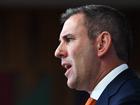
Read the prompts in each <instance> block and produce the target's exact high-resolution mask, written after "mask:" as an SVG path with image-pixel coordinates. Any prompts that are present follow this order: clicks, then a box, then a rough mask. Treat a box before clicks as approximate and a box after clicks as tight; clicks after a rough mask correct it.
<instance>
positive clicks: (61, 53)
mask: <svg viewBox="0 0 140 105" xmlns="http://www.w3.org/2000/svg"><path fill="white" fill-rule="evenodd" d="M66 56H67V51H66V47H65V45H64V44H62V43H60V44H59V46H58V47H57V49H56V50H55V57H57V58H65V57H66Z"/></svg>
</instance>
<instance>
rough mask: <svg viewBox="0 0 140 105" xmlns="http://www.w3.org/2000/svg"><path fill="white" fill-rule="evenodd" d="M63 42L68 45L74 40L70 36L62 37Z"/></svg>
mask: <svg viewBox="0 0 140 105" xmlns="http://www.w3.org/2000/svg"><path fill="white" fill-rule="evenodd" d="M64 40H65V41H66V42H67V43H68V42H71V41H73V40H75V38H74V37H73V36H72V35H67V36H65V37H64Z"/></svg>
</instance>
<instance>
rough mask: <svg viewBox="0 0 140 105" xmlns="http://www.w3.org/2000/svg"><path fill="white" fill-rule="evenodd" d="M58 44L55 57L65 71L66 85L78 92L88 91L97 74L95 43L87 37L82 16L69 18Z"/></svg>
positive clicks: (77, 15)
mask: <svg viewBox="0 0 140 105" xmlns="http://www.w3.org/2000/svg"><path fill="white" fill-rule="evenodd" d="M59 40H60V44H59V46H58V48H57V49H56V51H55V56H56V57H58V58H60V59H61V65H62V66H63V67H64V68H65V69H66V72H65V76H66V77H67V79H68V80H67V85H68V86H69V87H70V88H74V89H78V90H89V88H90V87H92V86H91V85H92V84H93V82H94V81H93V80H94V79H95V78H96V74H97V70H96V68H97V57H96V50H95V45H96V44H94V43H95V42H94V41H93V40H91V39H89V37H88V32H87V29H86V27H85V24H84V15H82V14H76V15H73V16H71V17H70V18H69V19H68V20H67V21H66V22H65V23H64V26H63V29H62V31H61V33H60V38H59Z"/></svg>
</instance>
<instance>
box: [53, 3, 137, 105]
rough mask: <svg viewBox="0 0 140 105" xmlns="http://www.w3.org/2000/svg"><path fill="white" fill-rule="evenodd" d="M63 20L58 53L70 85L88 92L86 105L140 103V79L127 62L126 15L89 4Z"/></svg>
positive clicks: (127, 34) (65, 15) (129, 40)
mask: <svg viewBox="0 0 140 105" xmlns="http://www.w3.org/2000/svg"><path fill="white" fill-rule="evenodd" d="M62 23H63V24H64V26H63V29H62V31H61V33H60V37H59V41H60V44H59V46H58V48H57V49H56V51H55V56H56V57H58V58H60V59H61V65H62V66H63V67H64V68H65V69H66V72H65V76H66V77H67V79H68V80H67V85H68V87H70V88H72V89H77V90H84V91H87V92H88V93H89V94H90V98H89V100H88V101H87V103H86V105H95V104H96V105H140V80H139V79H138V77H137V76H136V75H135V74H134V73H133V70H132V69H130V68H129V67H128V65H127V62H128V57H129V51H130V48H131V43H132V41H131V39H132V38H131V31H130V28H129V26H128V24H127V22H126V19H125V17H124V15H123V14H122V13H120V12H119V11H117V10H116V9H113V8H111V7H108V6H103V5H87V6H81V7H78V8H73V9H68V10H67V11H66V13H64V14H63V15H62ZM93 100H96V101H94V102H93Z"/></svg>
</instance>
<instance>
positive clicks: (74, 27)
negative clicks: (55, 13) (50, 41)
mask: <svg viewBox="0 0 140 105" xmlns="http://www.w3.org/2000/svg"><path fill="white" fill-rule="evenodd" d="M81 29H82V30H81ZM84 29H86V27H85V21H84V15H83V14H81V13H79V14H75V15H72V16H71V17H69V18H68V19H67V20H66V21H65V23H64V25H63V28H62V31H61V33H60V36H63V35H66V34H74V33H78V32H79V31H80V30H81V31H82V32H83V31H84Z"/></svg>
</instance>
